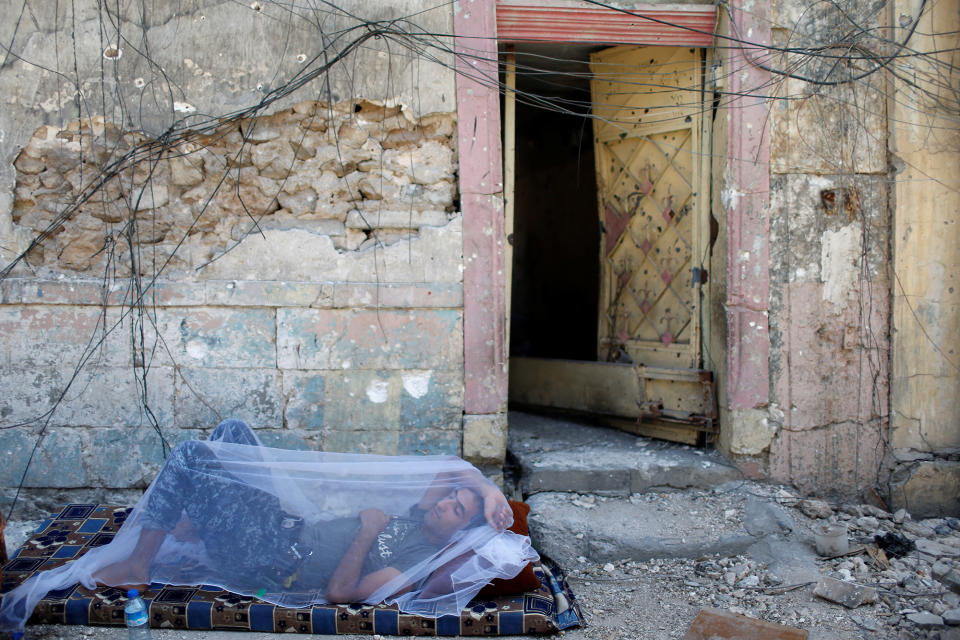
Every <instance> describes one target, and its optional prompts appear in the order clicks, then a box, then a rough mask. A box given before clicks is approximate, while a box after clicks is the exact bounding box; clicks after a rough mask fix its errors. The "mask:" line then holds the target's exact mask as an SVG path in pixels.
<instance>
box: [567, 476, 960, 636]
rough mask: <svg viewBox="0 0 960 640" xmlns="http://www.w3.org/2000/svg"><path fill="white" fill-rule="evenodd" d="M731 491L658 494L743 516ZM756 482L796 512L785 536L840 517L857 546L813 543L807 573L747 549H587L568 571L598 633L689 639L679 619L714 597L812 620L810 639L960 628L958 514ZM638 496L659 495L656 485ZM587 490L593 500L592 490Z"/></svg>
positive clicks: (799, 621) (777, 617)
mask: <svg viewBox="0 0 960 640" xmlns="http://www.w3.org/2000/svg"><path fill="white" fill-rule="evenodd" d="M722 491H724V490H717V491H716V492H710V491H707V492H683V494H687V495H686V496H684V497H681V496H683V494H678V493H665V494H659V499H662V500H663V501H664V502H665V503H666V504H669V505H671V507H670V508H671V509H675V508H677V506H678V502H680V501H681V500H684V501H688V503H689V504H692V505H693V506H694V508H695V509H702V507H703V506H706V505H709V506H710V507H711V509H709V510H708V511H705V512H702V513H709V514H710V515H711V517H713V518H717V519H723V520H726V521H728V522H730V521H740V520H742V519H743V517H744V516H743V513H742V511H743V501H742V500H741V499H740V496H742V494H743V493H744V492H743V491H739V492H735V493H736V494H738V495H733V494H730V493H727V494H726V495H718V494H720V493H722ZM746 492H747V493H748V494H749V495H752V496H754V497H758V494H757V493H756V492H760V494H761V496H763V497H765V498H766V499H768V500H769V501H770V502H771V503H778V504H779V505H780V506H781V507H783V509H784V512H785V513H786V514H788V516H789V517H790V518H791V519H792V520H793V523H792V528H793V530H792V531H791V532H790V533H789V535H788V536H786V538H789V539H790V540H792V541H793V544H794V545H796V546H795V548H802V547H805V546H806V547H809V548H810V549H812V548H814V547H815V535H816V531H817V530H818V528H819V527H821V526H822V525H823V524H826V523H831V524H839V525H845V526H846V529H847V532H848V543H849V544H848V546H849V550H848V551H847V552H846V553H845V554H842V555H838V556H835V557H823V556H813V555H812V554H810V557H811V558H812V566H811V571H810V574H809V579H806V580H802V581H799V582H797V581H792V580H790V579H789V578H790V577H792V576H791V575H790V574H789V572H787V574H786V575H783V574H782V573H781V569H782V568H783V567H782V565H781V563H779V562H773V563H768V562H763V561H759V560H757V559H755V558H754V557H752V555H753V554H749V553H748V554H743V555H737V556H732V557H721V556H719V555H712V556H709V557H701V558H657V559H650V560H646V561H636V560H632V559H623V560H620V561H618V562H606V563H593V562H589V561H588V560H587V559H586V558H585V557H581V558H579V560H580V562H579V563H578V565H577V566H575V567H571V568H570V571H569V572H568V574H569V577H570V579H571V582H572V584H573V585H574V590H575V592H576V593H578V595H580V597H581V601H582V604H583V607H584V611H585V613H586V614H587V620H588V622H591V623H593V633H595V634H598V635H596V637H605V638H621V637H622V638H628V637H633V638H648V637H649V638H655V637H664V638H666V637H678V638H679V637H682V636H683V630H684V628H685V625H682V624H670V623H669V622H668V621H669V620H670V619H671V618H673V619H675V620H689V619H692V618H693V616H694V615H695V614H696V612H697V611H698V610H699V609H701V608H703V607H715V608H718V609H721V610H726V611H729V612H731V613H737V614H741V615H746V616H749V617H752V618H756V619H761V620H765V621H769V622H775V623H778V624H782V625H786V626H789V627H797V628H801V629H808V630H810V634H811V635H810V638H811V639H814V638H816V639H820V638H929V639H947V638H960V626H958V625H960V521H958V520H957V518H932V519H924V520H913V519H912V518H911V517H910V515H909V514H908V513H907V512H906V511H903V510H901V511H898V512H897V513H889V512H887V511H884V510H883V509H880V508H877V507H874V506H871V505H849V504H848V505H842V506H836V507H835V506H833V505H831V504H829V503H827V502H824V501H820V500H804V499H801V498H799V497H798V496H796V495H795V494H793V493H792V492H791V491H789V490H787V489H783V488H778V487H771V486H769V485H767V486H763V485H752V483H751V486H749V487H748V488H747V491H746ZM691 493H697V494H699V495H697V496H691V495H689V494H691ZM596 499H597V500H598V501H603V500H606V499H607V498H603V497H597V498H596ZM634 499H635V500H636V499H642V500H656V499H658V494H644V495H643V496H642V497H640V498H637V497H634ZM691 499H692V500H691ZM577 500H578V501H580V502H585V500H584V497H583V496H579V497H577ZM585 504H590V503H589V502H585ZM748 517H749V516H748ZM794 575H795V574H794ZM671 611H673V613H671ZM588 631H589V629H588ZM584 637H594V636H584Z"/></svg>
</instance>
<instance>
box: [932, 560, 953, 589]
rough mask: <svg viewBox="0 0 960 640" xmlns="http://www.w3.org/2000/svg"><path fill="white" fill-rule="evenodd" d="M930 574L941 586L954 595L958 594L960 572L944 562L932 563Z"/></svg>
mask: <svg viewBox="0 0 960 640" xmlns="http://www.w3.org/2000/svg"><path fill="white" fill-rule="evenodd" d="M931 573H932V574H933V577H934V578H936V579H937V580H939V581H940V583H941V584H942V585H944V586H945V587H947V588H948V589H950V590H951V591H953V592H954V593H960V572H958V571H957V570H956V569H954V568H953V567H951V566H950V565H948V564H947V563H945V562H942V561H937V562H935V563H933V568H932V569H931Z"/></svg>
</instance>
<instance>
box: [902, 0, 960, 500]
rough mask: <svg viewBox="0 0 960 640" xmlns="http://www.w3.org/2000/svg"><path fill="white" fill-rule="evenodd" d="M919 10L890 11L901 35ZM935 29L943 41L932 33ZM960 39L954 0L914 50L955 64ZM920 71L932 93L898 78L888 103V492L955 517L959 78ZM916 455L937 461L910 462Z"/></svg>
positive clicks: (923, 67) (906, 5)
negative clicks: (891, 469)
mask: <svg viewBox="0 0 960 640" xmlns="http://www.w3.org/2000/svg"><path fill="white" fill-rule="evenodd" d="M912 12H913V13H912ZM915 12H916V6H915V5H914V3H911V2H903V1H899V0H898V1H896V2H894V3H893V6H892V13H893V15H894V16H896V17H898V18H899V19H900V20H901V22H900V24H901V28H898V29H896V32H897V34H898V36H900V37H902V35H903V34H904V33H905V28H903V26H902V25H907V26H909V25H910V24H911V22H910V21H908V20H905V19H903V18H901V16H906V17H908V18H911V17H914V18H915V15H914V14H915ZM932 33H939V34H940V35H937V36H936V37H932V36H930V35H928V34H932ZM958 33H960V14H958V12H957V10H956V4H955V3H954V4H952V5H951V4H942V5H941V4H934V5H932V6H930V8H929V9H928V10H927V11H926V12H925V13H924V15H923V17H922V19H921V20H920V24H919V25H918V28H917V34H916V35H915V36H914V38H913V39H912V40H911V47H912V48H914V49H916V50H919V51H939V52H942V53H939V54H937V55H936V57H937V58H939V59H940V60H941V61H943V62H944V63H952V64H954V65H955V64H956V61H957V58H956V53H955V51H956V47H957V46H958V45H960V37H958V35H957V34H958ZM944 34H945V35H944ZM914 75H915V76H916V77H917V78H918V79H919V80H918V81H917V82H918V83H919V85H918V86H919V88H920V89H922V90H923V91H924V92H925V94H920V93H918V92H917V91H916V90H915V89H914V88H913V87H911V86H910V85H908V84H907V83H906V82H905V81H901V80H900V79H896V80H894V81H893V83H892V84H893V90H894V91H895V92H896V95H897V96H898V97H900V99H898V100H894V101H891V103H890V104H891V120H890V151H891V162H892V165H893V172H894V177H895V187H894V189H893V199H892V201H893V206H894V227H893V267H894V270H895V272H896V279H895V281H894V282H893V283H892V295H893V344H892V349H893V354H892V358H891V360H892V370H891V380H890V386H891V398H890V408H891V413H890V444H891V446H892V448H893V454H894V459H895V461H896V468H895V473H894V476H893V477H892V478H891V486H890V493H891V496H892V497H893V498H894V500H895V501H896V502H897V503H898V504H900V505H901V506H908V507H909V508H910V509H911V510H914V509H915V508H916V509H918V510H919V511H920V512H921V513H929V514H931V515H933V514H935V513H950V514H952V515H956V513H957V504H956V496H957V476H958V472H957V465H958V462H957V461H956V454H957V452H958V451H960V418H958V416H960V350H958V340H957V337H958V336H960V279H958V277H957V273H960V171H958V170H957V167H958V166H960V129H958V127H957V106H956V78H955V77H954V76H950V77H949V81H944V80H945V79H944V78H943V77H942V76H941V75H940V74H939V73H938V69H937V68H935V67H934V66H933V65H932V64H931V63H930V62H929V61H926V60H918V61H917V63H916V69H915V71H914ZM941 81H944V82H941ZM951 83H952V84H951ZM915 86H917V85H915ZM937 98H939V99H940V100H942V102H939V103H938V102H937V101H936V99H937ZM951 106H952V110H950V109H951ZM916 457H928V458H930V459H931V460H930V461H929V462H922V463H912V462H909V460H910V459H911V458H916ZM918 505H922V507H918Z"/></svg>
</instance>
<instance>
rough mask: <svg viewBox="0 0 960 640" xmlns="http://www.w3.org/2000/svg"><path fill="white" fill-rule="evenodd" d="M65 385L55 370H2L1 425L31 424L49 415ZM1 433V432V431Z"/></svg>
mask: <svg viewBox="0 0 960 640" xmlns="http://www.w3.org/2000/svg"><path fill="white" fill-rule="evenodd" d="M65 384H66V382H65V381H64V378H63V372H61V371H60V370H58V369H54V368H52V367H44V368H31V369H26V370H24V369H20V368H16V369H15V368H12V367H6V366H5V367H0V389H4V390H6V392H5V393H3V394H0V420H2V422H0V424H2V425H4V426H6V425H11V424H19V423H31V421H34V420H36V419H37V418H39V417H41V416H42V415H43V414H44V413H45V412H47V411H49V410H50V409H51V408H52V407H53V404H54V402H56V399H57V398H58V397H59V395H60V394H59V392H58V391H59V390H62V386H63V385H65ZM0 431H2V429H0Z"/></svg>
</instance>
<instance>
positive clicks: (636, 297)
mask: <svg viewBox="0 0 960 640" xmlns="http://www.w3.org/2000/svg"><path fill="white" fill-rule="evenodd" d="M702 65H703V62H702V59H701V53H700V50H698V49H690V48H683V47H627V46H623V47H614V48H611V49H605V50H603V51H600V52H598V53H595V54H593V55H592V56H591V71H592V73H593V80H592V94H593V96H592V98H593V113H594V116H595V119H594V128H593V130H594V144H595V153H596V170H597V191H598V200H599V214H600V221H601V228H602V230H603V234H602V239H601V243H600V244H601V246H600V262H601V285H600V305H599V314H600V318H599V324H598V327H599V329H598V332H599V336H598V359H599V360H601V361H608V362H613V361H619V362H633V363H635V364H638V365H645V366H654V367H669V368H680V369H696V368H698V367H699V366H700V361H701V358H700V331H701V325H700V309H699V304H700V291H699V289H700V286H701V279H702V273H701V271H700V269H698V268H697V266H698V265H700V264H701V262H702V256H703V250H704V247H705V246H706V239H705V238H704V237H703V235H704V230H705V229H707V228H708V227H707V225H706V224H705V223H704V221H705V220H706V215H707V210H706V207H707V205H708V200H709V198H708V196H707V190H706V189H705V188H704V185H705V184H706V179H707V176H706V167H707V166H708V164H707V163H706V162H705V159H706V158H707V157H708V155H709V154H708V153H705V152H704V149H703V138H704V134H703V126H702V125H703V119H702V113H703V107H702V105H703V98H702V92H701V82H702V79H701V78H702V76H701V68H702Z"/></svg>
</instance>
